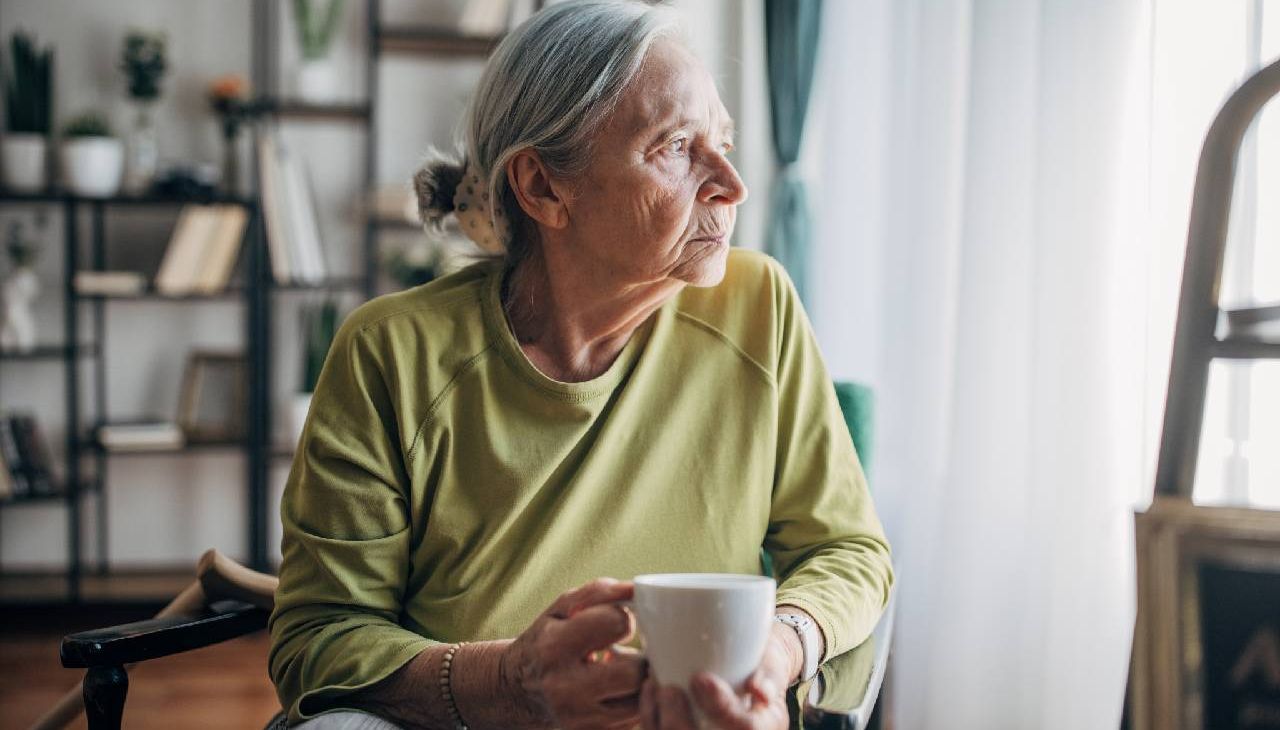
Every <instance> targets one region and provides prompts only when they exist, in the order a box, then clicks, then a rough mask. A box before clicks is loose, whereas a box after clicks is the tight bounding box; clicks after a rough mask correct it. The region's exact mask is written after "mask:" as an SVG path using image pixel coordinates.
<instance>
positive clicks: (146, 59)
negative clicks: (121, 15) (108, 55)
mask: <svg viewBox="0 0 1280 730" xmlns="http://www.w3.org/2000/svg"><path fill="white" fill-rule="evenodd" d="M165 45H166V41H165V35H164V33H162V32H151V31H145V30H132V31H130V32H129V34H128V35H126V36H125V37H124V48H123V50H122V51H121V54H120V70H121V71H123V72H124V74H125V78H126V79H127V80H128V83H129V99H130V100H131V101H132V102H133V104H134V106H135V112H136V113H135V115H134V123H133V129H132V130H130V132H129V139H128V142H127V144H126V147H127V150H126V154H125V157H126V160H127V161H126V164H125V184H124V186H125V189H126V190H128V191H129V192H132V193H141V192H144V191H146V190H147V189H148V188H150V187H151V184H152V182H154V181H155V177H156V163H157V162H158V161H159V156H160V155H159V145H158V143H157V141H156V128H155V123H154V120H153V118H152V114H153V109H154V107H155V103H156V100H157V99H159V98H160V80H161V79H162V78H164V72H165V69H166V68H167V67H168V63H167V62H166V59H165Z"/></svg>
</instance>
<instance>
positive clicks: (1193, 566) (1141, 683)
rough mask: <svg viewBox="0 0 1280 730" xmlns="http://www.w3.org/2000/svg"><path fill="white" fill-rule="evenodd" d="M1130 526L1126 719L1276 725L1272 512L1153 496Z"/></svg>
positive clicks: (1277, 569)
mask: <svg viewBox="0 0 1280 730" xmlns="http://www.w3.org/2000/svg"><path fill="white" fill-rule="evenodd" d="M1134 526H1135V538H1136V544H1137V578H1138V595H1137V598H1138V620H1137V625H1136V627H1135V631H1134V644H1133V646H1134V649H1133V666H1132V669H1133V672H1132V677H1131V683H1130V708H1131V714H1132V721H1133V724H1132V727H1134V728H1135V729H1137V730H1157V729H1158V730H1190V729H1191V728H1233V727H1241V728H1244V727H1248V728H1253V729H1255V730H1267V729H1269V728H1280V512H1276V511H1268V510H1259V509H1244V508H1234V507H1204V506H1196V505H1193V504H1191V502H1190V501H1189V500H1186V499H1174V498H1159V499H1157V500H1156V501H1155V502H1154V503H1153V504H1152V505H1151V507H1150V508H1149V509H1148V510H1147V511H1146V512H1140V513H1138V514H1137V515H1136V519H1135V525H1134Z"/></svg>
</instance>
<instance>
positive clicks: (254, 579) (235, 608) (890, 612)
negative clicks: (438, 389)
mask: <svg viewBox="0 0 1280 730" xmlns="http://www.w3.org/2000/svg"><path fill="white" fill-rule="evenodd" d="M835 389H836V394H837V397H838V399H839V401H840V405H841V409H842V412H843V413H844V417H845V422H846V424H847V425H848V427H849V431H850V435H851V436H852V437H853V441H854V443H855V445H857V446H858V447H859V453H863V456H862V458H863V460H864V464H865V463H866V459H867V456H869V453H870V448H869V445H870V442H869V438H870V433H871V413H872V411H871V392H870V390H868V389H867V388H865V387H864V386H860V385H856V384H853V383H836V384H835ZM864 452H865V453H864ZM277 583H278V581H277V579H276V578H275V577H274V576H269V575H265V574H263V573H258V572H255V571H252V570H250V569H248V568H246V567H244V566H242V565H240V564H238V563H236V562H235V561H233V560H231V559H230V558H228V557H226V556H225V555H223V554H221V553H219V552H218V551H217V550H209V551H207V552H205V554H204V555H202V556H201V557H200V560H199V562H198V563H197V567H196V581H194V582H193V583H192V584H191V585H190V586H188V587H187V588H186V589H185V590H183V591H182V592H181V593H179V594H178V597H177V598H175V599H174V600H173V601H172V602H170V604H169V605H168V606H166V607H165V608H164V609H163V610H162V611H160V613H159V614H157V615H156V617H155V618H153V619H149V620H147V621H137V622H134V623H129V624H122V625H120V626H112V627H110V628H105V629H95V630H92V631H84V632H80V633H77V634H71V635H69V636H66V637H64V638H63V640H62V648H61V657H62V665H63V666H64V667H75V668H83V669H86V670H88V671H87V672H86V673H85V679H84V681H83V683H82V687H83V690H81V688H80V687H77V688H74V689H73V690H72V691H71V692H69V693H68V694H67V696H65V697H64V698H63V699H62V701H60V702H59V703H58V705H56V706H55V707H54V708H53V709H52V710H50V711H49V712H48V713H46V714H45V716H44V717H43V718H41V719H40V720H39V721H38V722H37V723H36V725H35V726H33V730H55V729H57V728H62V727H64V726H65V725H66V724H68V723H69V722H70V721H71V720H73V719H74V718H75V717H76V716H77V715H78V714H79V711H80V708H81V706H82V705H81V695H83V708H84V712H85V715H86V718H87V720H88V723H89V730H118V728H119V727H120V724H121V721H122V719H123V716H124V703H125V696H126V695H127V693H128V690H129V677H128V673H127V669H128V667H129V666H130V665H132V664H135V663H137V662H140V661H146V660H147V659H157V658H159V657H163V656H169V655H172V654H177V653H180V652H184V651H190V650H192V649H199V648H201V647H205V646H210V645H212V644H217V643H219V642H222V641H226V640H228V639H233V638H236V637H238V636H244V635H246V634H250V633H253V632H255V631H260V630H262V629H263V628H265V627H266V625H267V617H268V616H269V615H270V613H271V609H272V607H273V606H274V605H275V590H276V585H277ZM895 603H896V599H895V596H894V595H891V596H890V599H889V605H888V606H887V607H886V609H885V612H884V615H883V616H882V617H881V619H880V622H879V623H878V624H877V625H876V628H875V630H874V632H873V633H872V635H871V637H870V638H868V639H867V640H866V641H865V642H863V643H862V644H860V645H859V646H857V647H855V648H854V649H852V650H850V651H848V652H846V653H844V654H841V655H840V656H837V657H833V658H831V659H830V660H828V661H827V662H825V663H823V665H822V667H821V669H820V670H819V674H820V681H819V688H820V689H819V690H818V691H816V692H813V693H811V694H810V703H809V705H808V706H807V707H806V708H805V711H804V724H805V727H806V728H813V729H814V730H863V728H866V727H867V726H868V722H869V720H870V718H871V715H872V712H873V710H874V709H875V705H876V699H877V697H878V696H879V694H880V687H881V684H882V682H883V680H884V674H885V667H886V665H887V664H888V659H889V647H890V644H891V640H892V637H893V619H894V606H895ZM283 720H284V718H283V715H282V714H281V715H277V716H276V717H274V718H272V720H271V722H270V723H268V725H267V728H268V730H274V729H275V728H283V727H284V722H283Z"/></svg>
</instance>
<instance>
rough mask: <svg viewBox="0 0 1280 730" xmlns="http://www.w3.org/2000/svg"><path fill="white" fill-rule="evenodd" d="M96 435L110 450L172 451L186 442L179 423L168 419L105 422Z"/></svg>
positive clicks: (103, 445) (99, 441) (100, 442)
mask: <svg viewBox="0 0 1280 730" xmlns="http://www.w3.org/2000/svg"><path fill="white" fill-rule="evenodd" d="M95 437H96V438H97V440H98V443H99V444H101V445H102V448H104V449H106V450H108V451H170V450H174V449H180V448H182V447H183V445H184V444H185V443H186V437H185V436H184V435H183V433H182V429H181V428H179V427H178V424H176V423H171V422H167V421H139V422H136V423H108V424H103V425H101V426H98V428H97V430H96V432H95Z"/></svg>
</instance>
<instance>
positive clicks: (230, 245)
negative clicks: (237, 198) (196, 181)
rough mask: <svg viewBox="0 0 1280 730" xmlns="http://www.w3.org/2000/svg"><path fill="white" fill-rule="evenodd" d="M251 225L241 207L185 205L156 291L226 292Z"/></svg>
mask: <svg viewBox="0 0 1280 730" xmlns="http://www.w3.org/2000/svg"><path fill="white" fill-rule="evenodd" d="M248 222H249V212H248V211H247V210H245V208H244V207H243V206H240V205H184V206H183V207H182V212H181V213H179V214H178V222H177V223H176V224H175V225H174V227H173V234H172V235H171V236H170V237H169V246H168V248H167V249H165V253H164V259H163V260H161V262H160V270H159V271H158V272H156V281H155V286H156V291H158V292H160V293H161V294H166V295H171V296H179V295H184V294H214V293H217V292H220V291H222V290H224V289H226V288H227V284H229V283H230V282H231V273H232V271H233V270H234V269H235V265H236V258H237V257H238V255H239V253H240V244H241V242H242V241H243V240H244V231H245V226H246V225H247V224H248Z"/></svg>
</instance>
